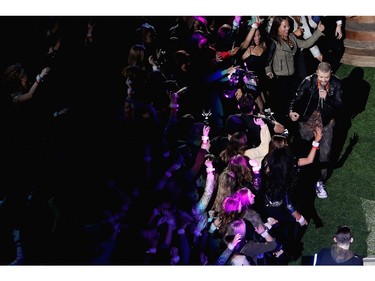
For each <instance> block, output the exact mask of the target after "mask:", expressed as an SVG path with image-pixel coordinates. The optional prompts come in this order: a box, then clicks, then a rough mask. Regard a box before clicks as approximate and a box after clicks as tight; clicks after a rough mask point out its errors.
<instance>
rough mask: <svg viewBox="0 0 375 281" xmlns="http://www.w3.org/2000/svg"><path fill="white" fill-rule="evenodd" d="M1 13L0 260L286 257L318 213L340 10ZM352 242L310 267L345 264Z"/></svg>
mask: <svg viewBox="0 0 375 281" xmlns="http://www.w3.org/2000/svg"><path fill="white" fill-rule="evenodd" d="M6 20H7V21H9V26H12V27H13V28H11V31H10V32H9V40H5V41H4V46H3V47H2V48H3V49H2V50H1V54H2V60H3V61H2V62H1V67H2V69H1V70H2V75H1V89H0V90H1V103H0V104H1V110H0V112H1V114H2V116H1V126H2V130H3V134H2V140H1V151H2V153H1V154H2V157H1V158H2V159H1V160H2V162H3V165H2V167H3V176H2V177H1V181H2V182H1V190H0V248H1V253H0V264H13V265H22V264H27V265H42V264H47V265H288V264H289V263H290V262H292V261H296V260H298V259H299V258H300V257H301V256H302V252H303V242H302V238H303V235H304V233H305V231H306V229H307V227H311V226H310V225H311V224H312V223H314V225H315V227H322V226H323V222H324V218H323V219H322V218H320V217H319V215H318V212H317V210H316V209H315V205H314V202H315V199H316V197H318V198H322V199H324V198H327V197H328V193H327V190H326V185H325V184H326V182H327V180H328V179H329V169H330V168H331V165H332V163H331V161H330V160H331V150H332V149H331V147H332V142H333V140H334V126H335V122H340V120H336V119H337V117H338V116H340V113H341V112H342V108H343V101H342V92H343V89H342V83H341V79H340V78H339V77H337V76H336V75H335V72H336V71H337V69H338V67H339V65H340V59H341V56H342V55H343V52H344V45H343V38H344V37H345V17H338V16H293V17H292V16H266V17H265V16H233V17H230V16H218V17H214V16H210V17H204V16H178V17H171V16H170V17H148V18H146V17H36V18H27V17H25V18H21V20H19V19H17V20H16V19H13V18H8V19H6ZM19 26H21V30H22V31H19V30H18V27H19ZM11 33H12V34H11ZM10 35H11V36H10ZM348 229H349V230H348ZM341 233H344V234H341ZM348 233H349V234H350V237H346V236H348ZM341 236H345V237H341ZM344 238H345V239H344ZM351 238H352V237H351V232H350V228H349V227H346V228H340V230H339V231H338V234H337V235H336V236H335V242H337V246H335V248H334V250H332V251H335V253H337V255H343V252H345V251H346V252H345V253H346V254H345V257H344V258H341V257H338V258H335V257H332V258H328V256H329V252H328V251H325V252H323V251H322V252H319V254H318V256H317V257H318V258H317V262H316V264H317V265H318V264H324V263H325V262H327V263H329V264H333V262H332V259H334V261H335V263H337V264H345V265H347V264H349V263H351V261H352V260H355V261H354V262H353V264H361V263H362V259H361V258H360V257H357V256H356V255H355V254H354V253H352V252H351V251H350V250H349V247H347V246H345V247H343V249H344V250H341V248H342V247H341V245H342V244H345V245H347V244H348V241H347V240H348V239H349V241H350V243H351V242H352V239H351ZM344 240H345V241H344ZM344 242H345V243H344ZM350 243H349V244H350ZM340 247H341V248H340ZM318 250H319V249H317V251H318ZM353 257H354V258H355V259H354V258H353Z"/></svg>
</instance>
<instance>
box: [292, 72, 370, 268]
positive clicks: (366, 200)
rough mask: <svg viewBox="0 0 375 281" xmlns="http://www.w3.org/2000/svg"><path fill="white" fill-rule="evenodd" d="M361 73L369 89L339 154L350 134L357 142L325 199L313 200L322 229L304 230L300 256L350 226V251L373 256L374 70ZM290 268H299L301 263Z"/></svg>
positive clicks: (342, 75)
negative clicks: (363, 105)
mask: <svg viewBox="0 0 375 281" xmlns="http://www.w3.org/2000/svg"><path fill="white" fill-rule="evenodd" d="M354 68H355V67H354V66H349V65H341V67H340V68H339V70H338V71H337V73H336V74H337V76H338V77H339V78H341V79H343V78H346V77H347V76H348V75H349V74H350V72H351V71H352V70H353V69H354ZM363 70H364V80H366V81H367V82H368V83H370V85H371V90H370V94H369V97H368V101H367V104H366V108H365V110H364V111H363V112H361V113H360V114H359V115H357V116H356V117H355V118H354V119H353V120H352V126H351V127H350V129H349V131H348V137H347V138H346V140H345V145H344V147H343V151H342V153H344V151H345V148H346V147H347V146H348V145H349V142H350V137H351V136H353V134H354V133H357V134H358V136H359V141H358V143H357V144H355V146H354V148H353V150H352V152H351V153H350V154H349V156H348V158H347V160H346V161H345V163H344V164H343V165H342V167H338V168H336V169H334V170H333V173H332V175H331V177H330V178H329V180H328V182H327V192H328V198H327V199H319V198H317V199H316V201H315V206H316V209H317V211H318V214H319V215H320V217H321V218H322V220H323V223H324V226H323V227H321V228H315V226H314V224H311V225H309V226H308V228H307V231H306V233H305V235H304V237H303V240H302V241H303V242H304V250H303V256H312V255H314V253H316V252H317V251H318V250H319V249H320V248H322V247H329V246H330V245H331V244H332V243H333V241H332V238H333V235H334V234H335V231H336V230H337V227H338V226H340V225H344V224H345V225H348V226H350V228H351V229H352V232H353V236H354V242H353V244H352V246H351V250H353V251H354V252H356V253H357V254H359V255H361V256H364V257H365V256H369V255H375V241H374V240H375V223H374V222H375V184H374V182H375V173H374V160H375V152H374V145H375V140H374V132H373V128H374V124H375V122H374V118H375V98H374V87H375V68H368V67H367V68H365V67H364V68H363ZM352 94H353V95H355V94H356V93H355V92H353V93H352ZM372 230H373V231H372ZM371 231H372V232H371ZM292 264H301V259H299V260H297V261H296V262H294V263H292Z"/></svg>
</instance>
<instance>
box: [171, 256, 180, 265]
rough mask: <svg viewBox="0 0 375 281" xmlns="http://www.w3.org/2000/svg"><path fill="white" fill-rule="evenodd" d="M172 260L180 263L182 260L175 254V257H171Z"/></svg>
mask: <svg viewBox="0 0 375 281" xmlns="http://www.w3.org/2000/svg"><path fill="white" fill-rule="evenodd" d="M171 261H173V262H174V263H178V262H179V261H180V256H175V257H174V258H171Z"/></svg>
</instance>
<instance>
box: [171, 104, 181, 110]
mask: <svg viewBox="0 0 375 281" xmlns="http://www.w3.org/2000/svg"><path fill="white" fill-rule="evenodd" d="M179 106H180V105H179V104H178V103H170V104H169V108H176V109H177V108H178V107H179Z"/></svg>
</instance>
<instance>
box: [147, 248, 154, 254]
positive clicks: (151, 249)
mask: <svg viewBox="0 0 375 281" xmlns="http://www.w3.org/2000/svg"><path fill="white" fill-rule="evenodd" d="M146 253H147V254H156V248H150V249H148V251H146Z"/></svg>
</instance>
